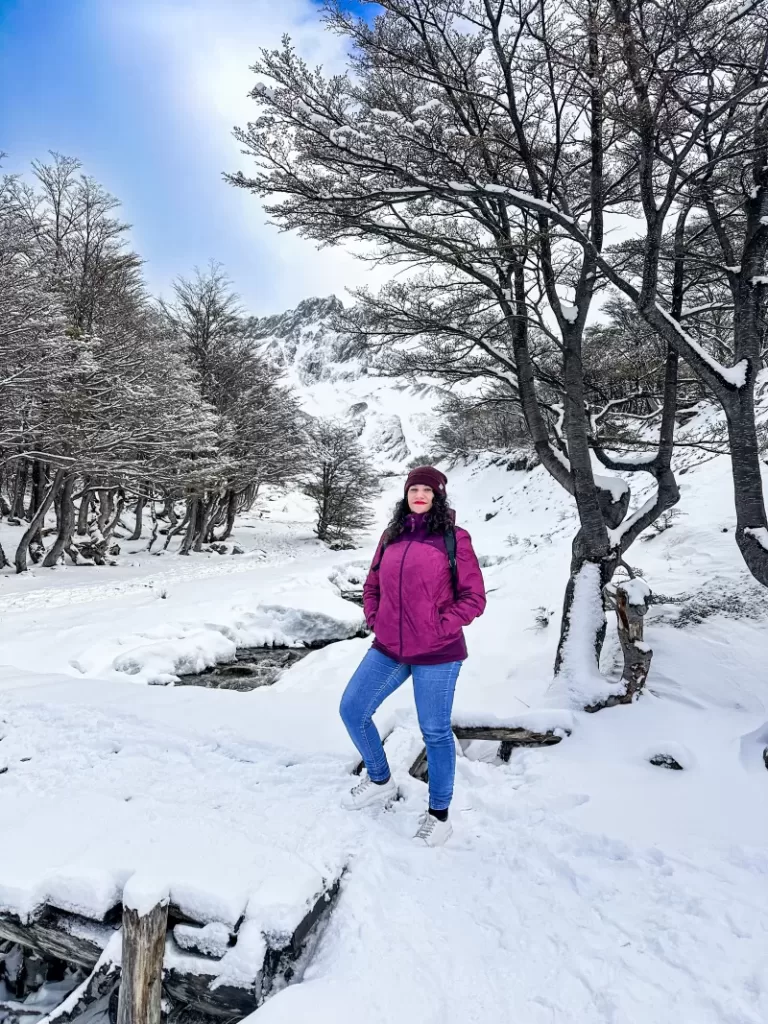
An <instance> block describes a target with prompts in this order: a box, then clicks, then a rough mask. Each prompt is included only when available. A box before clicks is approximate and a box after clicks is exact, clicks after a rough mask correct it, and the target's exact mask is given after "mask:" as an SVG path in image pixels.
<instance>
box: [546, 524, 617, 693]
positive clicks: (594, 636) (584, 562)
mask: <svg viewBox="0 0 768 1024" xmlns="http://www.w3.org/2000/svg"><path fill="white" fill-rule="evenodd" d="M580 536H581V531H579V534H578V535H577V536H576V538H575V540H574V542H573V548H574V551H573V556H572V558H571V573H570V577H569V579H568V584H567V586H566V588H565V599H564V601H563V617H562V620H561V623H560V640H559V642H558V645H557V654H556V656H555V675H556V676H559V675H563V676H566V677H571V678H575V677H577V676H579V675H581V674H585V673H597V671H598V667H599V663H600V654H601V652H602V649H603V643H604V641H605V631H606V619H605V609H604V607H603V588H604V587H605V586H606V585H607V584H608V583H610V581H611V579H612V578H613V574H614V572H615V571H616V566H617V564H618V559H617V558H616V557H615V556H611V557H606V558H604V559H602V560H601V561H599V562H597V561H594V560H593V559H590V558H588V557H587V556H586V553H585V552H584V551H583V550H582V549H581V547H580V542H579V538H580Z"/></svg>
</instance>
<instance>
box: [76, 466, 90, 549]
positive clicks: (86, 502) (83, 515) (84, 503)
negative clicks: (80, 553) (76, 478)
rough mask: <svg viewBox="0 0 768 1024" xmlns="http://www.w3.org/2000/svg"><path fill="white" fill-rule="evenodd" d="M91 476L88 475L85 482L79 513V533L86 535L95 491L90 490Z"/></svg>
mask: <svg viewBox="0 0 768 1024" xmlns="http://www.w3.org/2000/svg"><path fill="white" fill-rule="evenodd" d="M90 486H91V478H90V477H89V476H87V477H86V478H85V481H84V483H83V489H84V493H83V496H82V498H81V499H80V509H79V511H78V513H77V535H78V537H85V536H87V535H88V515H89V513H90V511H91V505H92V504H93V491H92V490H90Z"/></svg>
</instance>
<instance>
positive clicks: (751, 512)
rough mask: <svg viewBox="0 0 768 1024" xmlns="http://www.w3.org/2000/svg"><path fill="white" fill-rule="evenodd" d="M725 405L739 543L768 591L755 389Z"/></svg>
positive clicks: (743, 390)
mask: <svg viewBox="0 0 768 1024" xmlns="http://www.w3.org/2000/svg"><path fill="white" fill-rule="evenodd" d="M723 405H724V408H725V414H726V418H727V421H728V440H729V443H730V449H731V474H732V478H733V495H734V505H735V508H736V543H737V544H738V546H739V551H740V552H741V555H742V558H743V559H744V561H745V563H746V565H747V568H748V569H749V571H750V572H751V573H752V575H753V576H754V578H755V579H756V580H757V581H758V582H759V583H762V585H763V586H764V587H768V520H767V519H766V511H765V495H764V493H763V481H762V477H761V475H760V454H759V445H758V440H757V428H756V426H755V408H754V406H755V403H754V392H753V388H752V387H750V385H749V383H747V384H745V386H744V387H743V388H740V389H739V390H738V391H736V392H735V393H734V394H733V395H732V396H731V397H730V398H729V399H728V400H727V401H726V402H724V403H723Z"/></svg>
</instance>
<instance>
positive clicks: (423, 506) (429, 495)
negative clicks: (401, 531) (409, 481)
mask: <svg viewBox="0 0 768 1024" xmlns="http://www.w3.org/2000/svg"><path fill="white" fill-rule="evenodd" d="M434 498H435V492H434V491H433V490H432V488H431V487H428V486H427V485H426V484H414V485H413V487H409V488H408V508H409V509H410V510H411V512H429V510H430V509H431V508H432V502H433V501H434Z"/></svg>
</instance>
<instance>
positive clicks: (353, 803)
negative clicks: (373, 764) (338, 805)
mask: <svg viewBox="0 0 768 1024" xmlns="http://www.w3.org/2000/svg"><path fill="white" fill-rule="evenodd" d="M395 799H397V786H396V785H395V780H394V779H393V778H392V776H391V775H390V777H389V779H388V780H387V781H386V782H384V783H382V784H381V785H378V784H377V783H375V782H374V781H373V779H369V778H368V776H367V775H366V776H365V778H364V779H363V781H362V782H358V784H357V785H356V786H353V787H352V789H351V790H350V792H349V795H348V796H346V797H345V798H344V806H345V807H346V808H347V810H350V811H359V810H362V808H363V807H374V806H377V805H383V806H386V805H387V804H391V803H392V801H393V800H395Z"/></svg>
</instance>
